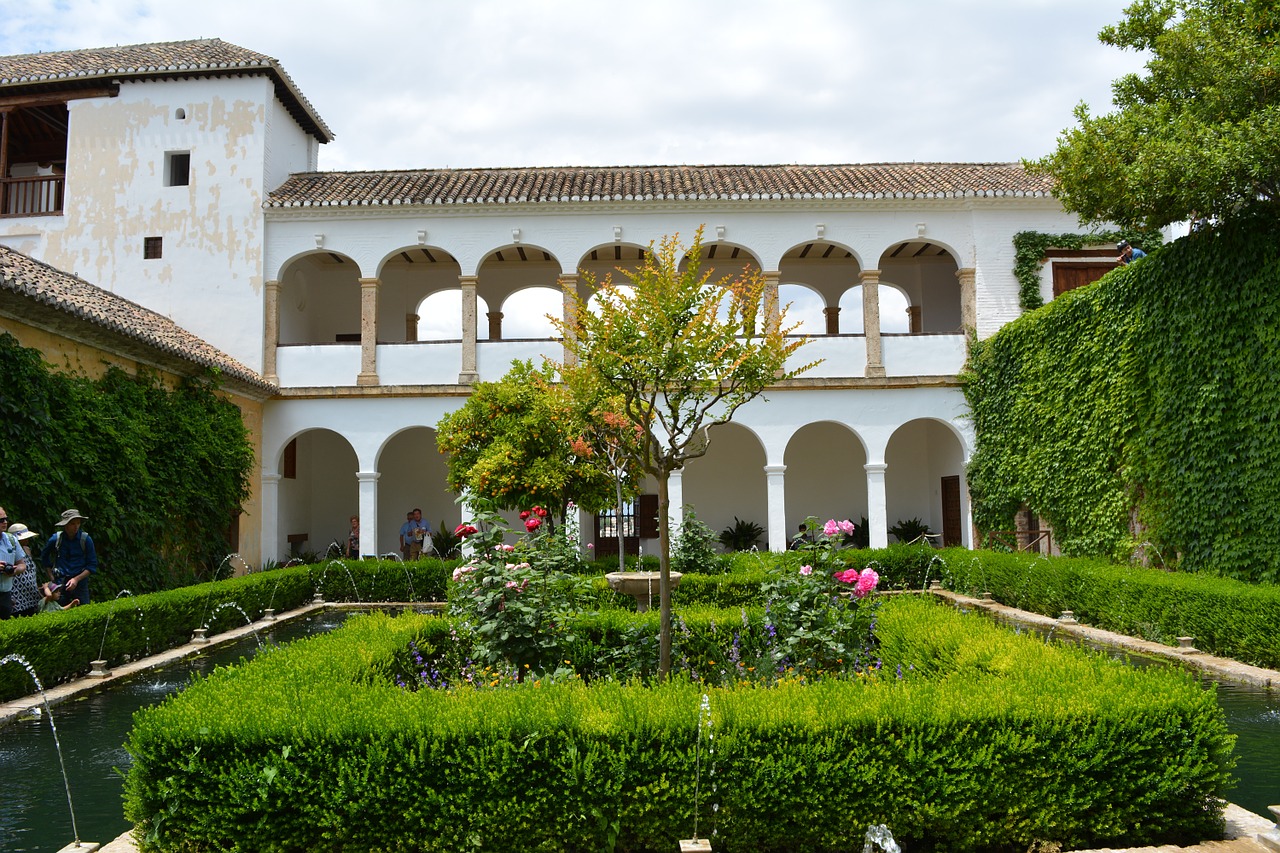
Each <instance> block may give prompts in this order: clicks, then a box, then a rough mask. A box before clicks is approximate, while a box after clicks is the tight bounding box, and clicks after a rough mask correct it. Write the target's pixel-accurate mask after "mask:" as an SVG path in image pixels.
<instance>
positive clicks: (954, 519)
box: [942, 476, 962, 548]
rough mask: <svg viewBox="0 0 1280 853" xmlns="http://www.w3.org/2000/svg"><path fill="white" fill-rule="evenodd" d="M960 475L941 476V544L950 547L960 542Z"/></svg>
mask: <svg viewBox="0 0 1280 853" xmlns="http://www.w3.org/2000/svg"><path fill="white" fill-rule="evenodd" d="M961 525H962V520H961V514H960V477H959V476H954V477H943V478H942V544H943V546H944V547H947V548H950V547H952V546H957V545H960V544H961V540H962V536H961Z"/></svg>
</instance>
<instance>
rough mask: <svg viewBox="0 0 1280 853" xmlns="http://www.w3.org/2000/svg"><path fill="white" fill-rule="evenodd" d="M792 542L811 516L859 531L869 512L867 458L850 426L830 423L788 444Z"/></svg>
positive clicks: (801, 433)
mask: <svg viewBox="0 0 1280 853" xmlns="http://www.w3.org/2000/svg"><path fill="white" fill-rule="evenodd" d="M783 458H784V461H785V463H786V466H787V470H786V501H787V510H786V515H787V538H788V540H790V539H791V537H793V536H794V535H795V534H796V533H797V532H798V531H799V528H800V525H801V524H803V523H804V520H805V519H806V518H808V517H809V516H811V515H812V516H814V517H816V518H817V519H818V521H819V522H823V521H826V520H827V519H829V518H834V519H836V520H837V521H840V520H843V519H846V518H847V519H849V520H850V521H852V522H853V523H854V524H857V525H858V526H859V527H862V526H863V523H864V522H863V519H865V518H866V517H867V516H868V515H869V514H870V513H869V512H868V511H867V475H866V467H865V466H866V464H867V452H866V449H865V448H864V447H863V446H862V442H861V441H860V440H859V439H858V436H857V435H856V434H855V433H854V432H853V431H852V430H851V429H849V428H848V427H847V426H844V425H843V424H837V423H833V422H830V421H820V422H817V423H811V424H807V425H805V426H803V427H801V428H800V429H798V430H796V432H795V434H794V435H793V436H792V437H791V440H790V441H788V442H787V449H786V454H785V455H784V457H783Z"/></svg>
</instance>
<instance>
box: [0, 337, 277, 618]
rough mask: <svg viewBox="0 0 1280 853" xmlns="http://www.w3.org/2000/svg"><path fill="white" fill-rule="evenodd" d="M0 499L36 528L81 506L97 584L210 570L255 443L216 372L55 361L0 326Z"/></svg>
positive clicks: (154, 586) (99, 588) (105, 591)
mask: <svg viewBox="0 0 1280 853" xmlns="http://www.w3.org/2000/svg"><path fill="white" fill-rule="evenodd" d="M0 375H3V376H4V377H5V381H4V385H3V388H2V389H0V422H2V423H3V424H4V427H3V430H4V432H3V435H4V437H5V453H4V454H3V455H2V456H0V482H2V483H3V484H4V491H3V494H2V495H0V505H3V506H4V507H5V508H6V509H7V510H8V512H9V515H10V517H12V518H13V519H15V520H19V521H22V522H25V523H26V524H28V525H29V526H30V527H31V528H32V529H33V530H38V531H40V533H41V534H43V535H44V536H48V535H50V534H52V533H53V532H54V531H55V530H56V528H55V527H54V522H55V521H56V520H57V518H58V516H59V514H60V513H61V511H62V510H63V509H66V508H67V507H76V508H77V509H79V510H80V511H81V512H83V513H84V514H85V515H87V516H89V522H88V523H87V524H86V525H85V530H87V531H88V532H89V533H90V534H91V535H92V536H93V540H94V545H95V546H96V548H97V551H98V559H99V575H98V577H97V578H95V591H94V596H95V598H97V597H102V596H104V595H110V594H114V592H116V591H118V590H121V589H129V590H131V591H133V592H149V591H154V590H160V589H166V588H169V587H172V586H177V585H181V584H184V583H190V582H193V581H196V580H199V579H201V577H202V576H207V575H208V573H209V572H210V571H212V570H213V569H215V568H216V567H217V566H218V565H219V564H220V562H221V561H222V559H223V557H224V556H225V555H226V554H227V551H228V547H227V539H226V532H227V529H228V526H229V524H230V521H231V519H232V517H233V515H234V514H236V513H238V512H239V508H240V505H241V503H242V502H243V501H244V499H245V498H246V497H248V495H249V474H250V471H251V470H252V467H253V447H252V445H251V444H250V443H249V439H248V434H247V431H246V429H245V427H244V422H243V419H242V417H241V414H240V410H239V409H238V408H237V407H236V406H235V405H233V404H232V403H230V402H227V401H225V400H223V399H221V398H220V397H219V396H218V394H217V382H216V377H206V378H203V379H188V380H185V381H183V382H182V383H181V384H180V385H179V386H178V387H177V388H175V389H173V390H169V389H166V388H165V387H163V386H162V385H161V383H160V381H159V377H157V376H156V375H154V374H152V373H146V372H144V373H142V374H140V375H138V376H131V375H129V374H127V373H125V372H124V371H123V370H121V369H119V368H115V367H113V368H110V369H109V370H108V371H107V372H106V373H105V374H104V375H103V376H102V377H101V378H100V379H96V380H90V379H88V378H85V377H83V376H79V375H75V374H70V373H63V372H59V371H56V370H54V369H52V368H51V367H50V366H49V365H47V364H45V363H44V361H43V360H42V358H41V355H40V352H39V351H38V350H35V349H30V348H26V347H23V346H21V345H20V344H19V343H18V341H17V340H16V339H15V338H14V337H13V336H12V335H9V334H4V335H0Z"/></svg>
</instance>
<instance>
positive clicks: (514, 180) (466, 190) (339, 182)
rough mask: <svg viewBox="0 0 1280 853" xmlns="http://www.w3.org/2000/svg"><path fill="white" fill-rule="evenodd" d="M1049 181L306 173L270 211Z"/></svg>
mask: <svg viewBox="0 0 1280 853" xmlns="http://www.w3.org/2000/svg"><path fill="white" fill-rule="evenodd" d="M1052 188H1053V183H1052V180H1051V179H1050V178H1047V177H1040V176H1035V175H1030V174H1028V173H1027V171H1026V170H1025V169H1023V168H1022V165H1021V164H1019V163H867V164H861V165H843V166H840V165H835V166H602V167H581V168H574V167H567V168H555V167H551V168H514V169H424V170H421V171H409V172H399V171H398V172H308V173H304V174H296V175H292V176H290V177H289V179H288V180H286V181H285V182H284V183H283V184H282V185H281V186H280V187H279V188H278V189H277V190H276V191H275V192H273V193H271V195H270V196H269V197H268V198H267V202H266V206H267V207H269V208H288V207H331V206H339V207H343V206H384V205H406V204H409V205H482V204H519V203H526V202H528V203H534V204H566V203H567V204H582V203H591V202H610V201H649V200H654V201H684V200H706V199H717V200H718V199H730V200H741V199H746V200H768V199H788V200H790V199H810V198H842V199H848V198H855V199H862V198H964V197H997V196H1013V197H1032V198H1042V197H1046V196H1048V195H1050V192H1051V190H1052Z"/></svg>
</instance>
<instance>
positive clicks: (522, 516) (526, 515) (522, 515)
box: [520, 509, 529, 521]
mask: <svg viewBox="0 0 1280 853" xmlns="http://www.w3.org/2000/svg"><path fill="white" fill-rule="evenodd" d="M528 519H529V510H527V509H526V510H524V511H523V512H521V513H520V520H521V521H527V520H528Z"/></svg>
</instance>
